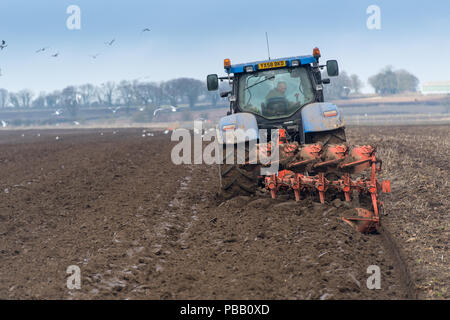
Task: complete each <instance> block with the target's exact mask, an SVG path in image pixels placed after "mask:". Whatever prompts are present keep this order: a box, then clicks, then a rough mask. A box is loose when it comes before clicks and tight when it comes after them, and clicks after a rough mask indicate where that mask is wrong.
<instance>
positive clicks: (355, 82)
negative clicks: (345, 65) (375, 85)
mask: <svg viewBox="0 0 450 320" xmlns="http://www.w3.org/2000/svg"><path fill="white" fill-rule="evenodd" d="M350 79H351V81H352V90H353V92H355V93H360V90H361V87H362V86H363V85H364V84H363V82H362V81H361V80H360V79H359V77H358V75H356V74H352V75H351V76H350Z"/></svg>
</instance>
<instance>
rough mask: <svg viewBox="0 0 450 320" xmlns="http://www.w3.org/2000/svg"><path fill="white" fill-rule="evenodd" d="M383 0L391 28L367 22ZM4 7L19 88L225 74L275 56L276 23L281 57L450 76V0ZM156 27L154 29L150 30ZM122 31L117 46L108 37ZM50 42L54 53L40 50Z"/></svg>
mask: <svg viewBox="0 0 450 320" xmlns="http://www.w3.org/2000/svg"><path fill="white" fill-rule="evenodd" d="M72 4H75V5H78V6H79V7H80V9H81V30H69V29H67V27H66V20H67V18H68V17H69V15H68V14H67V13H66V9H67V7H68V6H69V5H72ZM373 4H375V5H378V6H379V7H380V8H381V30H368V29H367V27H366V20H367V18H368V15H367V14H366V9H367V7H368V6H369V5H373ZM0 14H1V19H0V40H3V39H4V40H6V41H7V43H8V47H7V48H6V49H5V50H3V51H0V68H1V71H2V74H3V75H2V76H1V77H0V88H6V89H8V90H13V91H14V90H19V89H23V88H29V89H32V90H34V91H35V92H39V91H51V90H54V89H62V88H64V87H65V86H67V85H71V84H75V85H79V84H83V83H87V82H90V83H94V84H100V83H103V82H105V81H108V80H113V81H119V80H122V79H136V78H145V79H143V80H146V81H162V80H169V79H172V78H175V77H181V76H184V77H193V78H198V79H204V78H205V77H206V75H207V74H208V73H222V72H223V68H222V66H223V59H224V58H230V59H231V61H232V62H233V63H240V62H246V61H252V60H260V59H265V58H266V57H267V50H266V42H265V32H266V31H267V32H268V34H269V37H270V47H271V56H272V58H275V57H283V56H292V55H302V54H310V52H311V51H312V48H313V47H315V46H318V47H319V48H320V49H321V51H322V56H323V59H338V60H339V62H340V66H341V70H346V71H347V72H349V73H356V74H358V75H359V76H360V77H361V79H362V80H363V81H364V82H366V81H367V78H368V77H369V76H371V75H373V74H375V73H376V72H378V71H379V70H380V69H381V68H383V67H385V66H386V65H392V66H394V67H395V68H404V69H407V70H409V71H411V72H412V73H414V74H415V75H416V76H417V77H419V79H420V80H421V81H422V82H425V81H434V80H436V81H437V80H449V79H450V74H448V72H449V71H450V60H449V52H450V36H449V33H450V1H444V0H439V1H438V0H434V1H416V0H414V1H399V0H397V1H393V0H390V1H387V0H382V1H381V0H380V1H376V0H368V1H366V0H340V1H339V0H315V1H301V0H295V1H266V0H260V1H254V2H253V1H244V0H240V1H236V0H229V1H214V0H208V1H203V0H199V1H195V0H190V1H182V0H177V1H175V0H165V1H159V0H158V1H157V0H151V1H143V0H127V1H122V0H71V1H66V0H28V1H24V0H1V2H0ZM146 27H148V28H150V29H151V32H148V33H142V32H141V30H142V29H143V28H146ZM113 38H115V39H116V42H115V43H114V44H113V46H111V47H108V46H106V45H105V44H104V42H106V41H108V40H111V39H113ZM46 46H50V47H51V49H50V50H49V51H48V52H44V53H39V54H36V53H35V51H36V50H38V49H39V48H41V47H46ZM56 52H59V53H60V56H59V57H58V58H51V57H50V55H51V54H53V53H56ZM97 53H100V55H99V57H98V58H97V59H96V60H94V59H92V58H91V57H89V55H94V54H97ZM368 90H369V88H366V91H368Z"/></svg>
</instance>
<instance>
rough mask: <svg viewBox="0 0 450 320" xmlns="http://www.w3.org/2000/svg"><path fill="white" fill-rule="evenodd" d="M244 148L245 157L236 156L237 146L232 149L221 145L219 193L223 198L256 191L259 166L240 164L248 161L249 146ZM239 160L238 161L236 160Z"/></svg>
mask: <svg viewBox="0 0 450 320" xmlns="http://www.w3.org/2000/svg"><path fill="white" fill-rule="evenodd" d="M242 147H244V148H245V157H244V158H242V159H238V158H237V156H238V155H237V149H238V146H236V145H234V146H233V148H232V150H231V151H230V149H229V150H228V154H227V150H226V147H225V146H224V147H223V161H222V164H219V179H220V180H219V181H220V183H219V195H220V196H221V197H222V198H223V199H225V200H228V199H231V198H234V197H236V196H250V195H253V194H255V193H256V191H257V189H258V181H259V178H258V177H259V174H260V168H261V166H260V165H258V164H242V163H245V162H248V161H249V148H248V146H247V145H245V146H242ZM237 160H240V161H237Z"/></svg>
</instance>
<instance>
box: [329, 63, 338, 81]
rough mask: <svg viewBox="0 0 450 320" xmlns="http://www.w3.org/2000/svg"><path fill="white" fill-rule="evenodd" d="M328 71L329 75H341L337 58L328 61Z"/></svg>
mask: <svg viewBox="0 0 450 320" xmlns="http://www.w3.org/2000/svg"><path fill="white" fill-rule="evenodd" d="M327 73H328V76H329V77H337V76H338V75H339V66H338V62H337V61H336V60H328V61H327Z"/></svg>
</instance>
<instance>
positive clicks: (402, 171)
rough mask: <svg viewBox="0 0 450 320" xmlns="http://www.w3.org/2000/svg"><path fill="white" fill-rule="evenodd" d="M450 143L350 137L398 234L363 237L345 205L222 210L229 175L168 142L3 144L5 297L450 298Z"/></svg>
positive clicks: (426, 132)
mask: <svg viewBox="0 0 450 320" xmlns="http://www.w3.org/2000/svg"><path fill="white" fill-rule="evenodd" d="M449 133H450V129H449V127H404V128H400V127H399V128H389V130H387V129H377V128H372V127H371V128H363V127H357V128H349V129H348V130H347V135H348V137H349V139H350V142H351V143H365V144H366V143H376V144H378V150H379V155H380V157H381V158H382V159H383V161H384V162H383V164H384V166H385V172H386V173H385V176H384V178H390V179H391V180H392V194H391V195H389V196H388V197H387V199H386V201H385V207H386V216H384V217H383V226H384V227H385V228H386V232H384V231H382V232H381V233H380V234H376V235H363V234H360V233H358V232H356V231H354V230H353V229H351V228H350V227H349V226H348V225H347V224H345V223H343V222H342V220H341V219H340V217H341V216H342V214H343V212H345V211H346V210H349V205H348V204H347V203H345V202H341V201H339V200H336V201H334V202H332V203H326V204H324V205H321V204H319V203H316V202H314V201H312V200H311V199H306V200H302V201H301V203H295V202H294V201H292V200H288V199H283V197H281V198H280V199H276V200H272V199H270V197H269V196H268V195H265V194H262V195H259V196H255V197H237V198H234V199H231V200H228V201H221V199H219V198H218V197H217V191H218V171H217V168H216V167H215V166H210V165H175V164H173V163H172V161H171V157H170V155H171V149H172V147H173V146H174V144H175V142H171V141H170V135H165V134H163V133H161V132H152V133H151V134H149V133H148V132H143V130H142V129H117V130H114V129H89V130H78V131H77V130H72V131H69V130H41V131H36V130H29V131H2V132H1V133H0V148H1V151H2V152H1V153H0V176H1V177H2V178H1V181H0V298H1V299H404V298H421V299H424V298H432V299H440V298H444V299H448V298H449V293H448V284H449V283H450V281H449V272H448V268H447V265H448V263H447V259H448V257H447V256H446V254H447V250H448V208H449V200H448V195H449V185H448V181H447V180H448V179H446V177H448V176H449V172H448V171H449V163H448V159H449V150H450V147H449V139H448V137H449ZM71 265H76V266H78V267H79V268H80V269H81V289H79V290H77V289H68V288H67V286H66V281H67V277H68V276H69V274H67V272H66V271H67V268H68V267H69V266H71ZM371 265H376V266H378V267H380V270H381V289H380V290H369V289H368V288H367V285H366V281H367V279H368V277H369V276H370V274H368V273H367V269H368V267H369V266H371Z"/></svg>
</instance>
